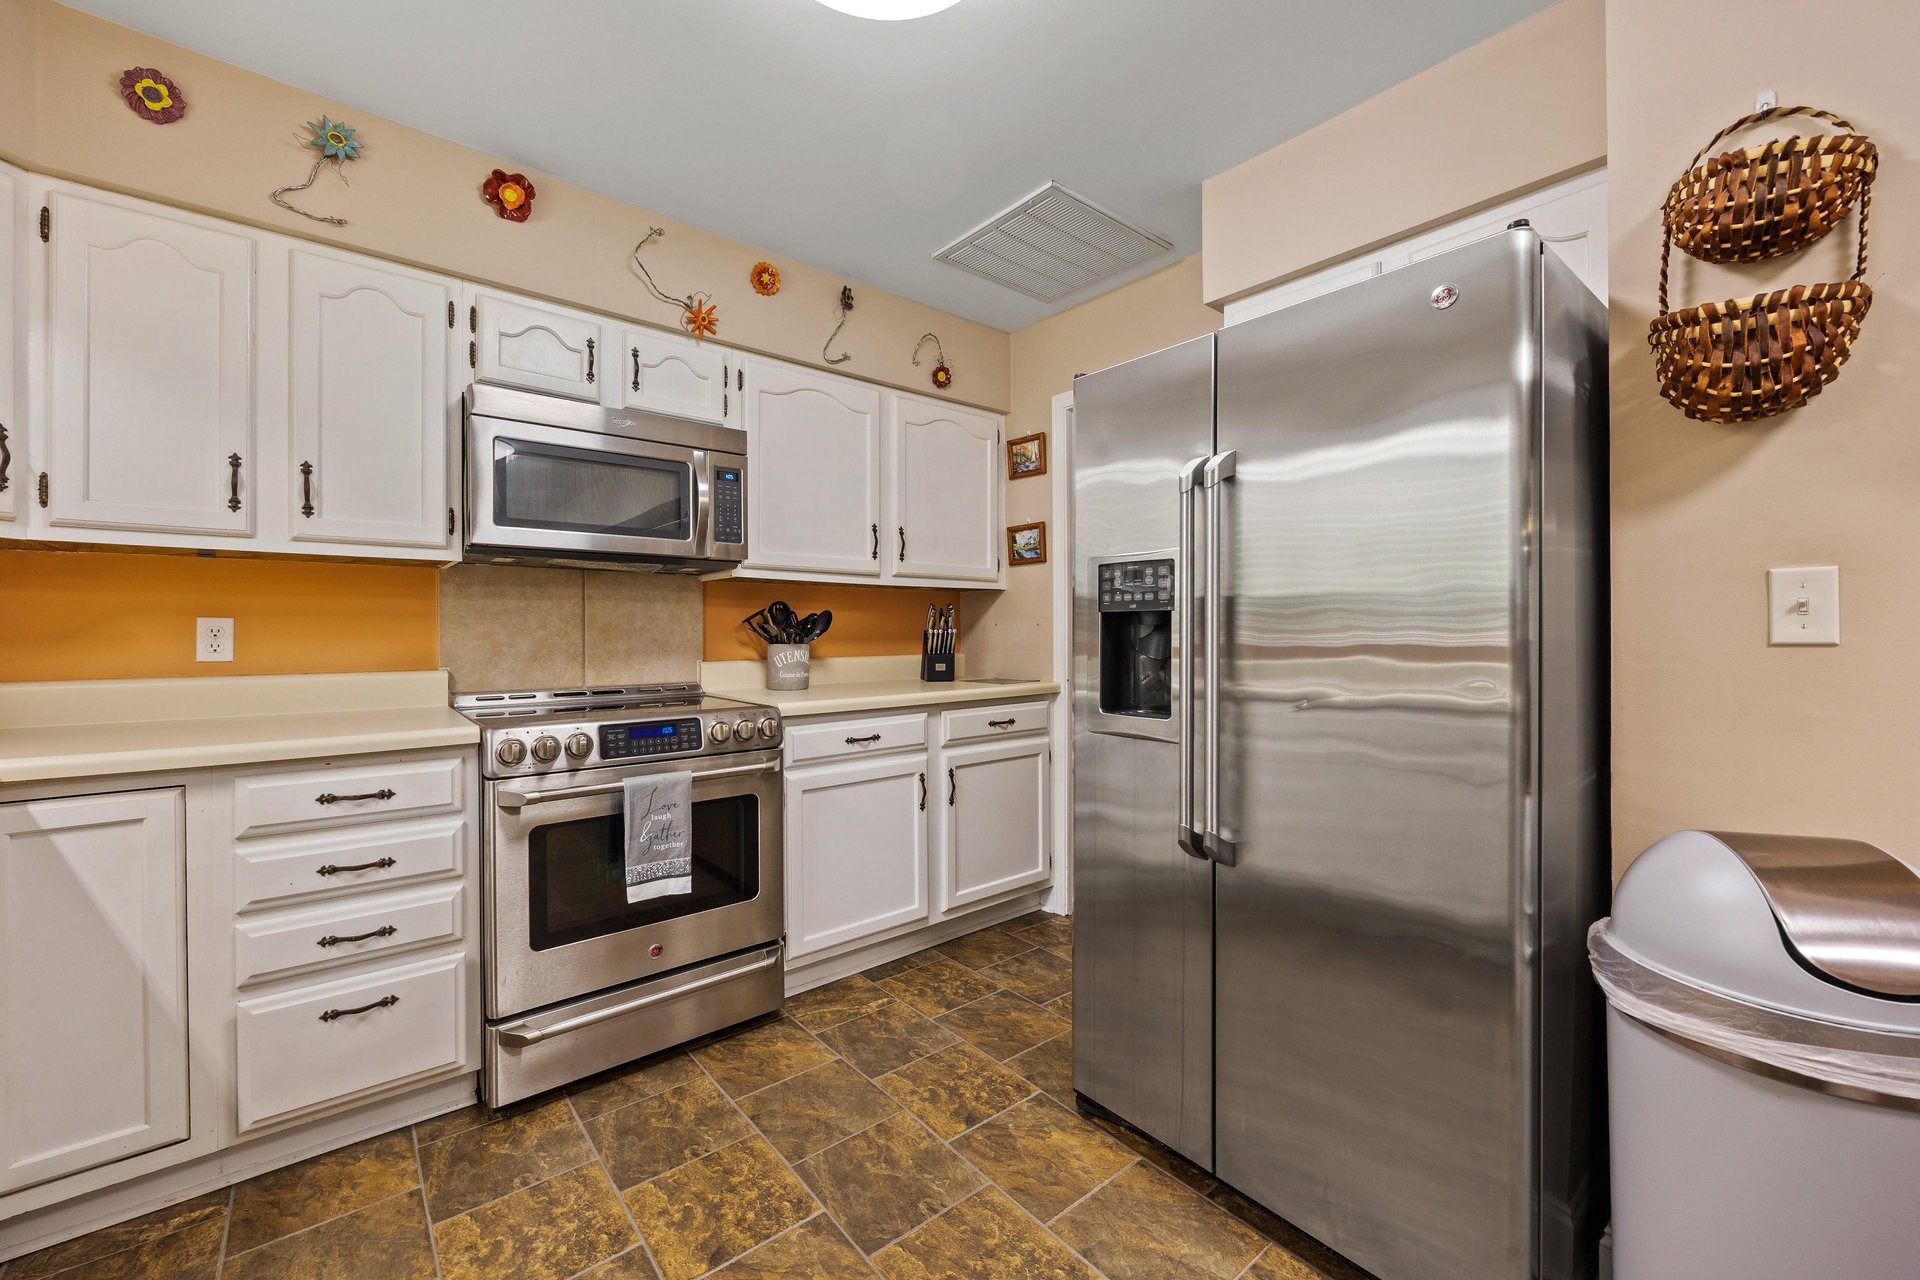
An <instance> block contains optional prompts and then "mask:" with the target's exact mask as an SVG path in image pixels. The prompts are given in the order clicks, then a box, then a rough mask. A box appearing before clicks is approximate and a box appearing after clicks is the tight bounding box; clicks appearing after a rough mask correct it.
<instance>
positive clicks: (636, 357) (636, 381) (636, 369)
mask: <svg viewBox="0 0 1920 1280" xmlns="http://www.w3.org/2000/svg"><path fill="white" fill-rule="evenodd" d="M633 389H634V390H635V391H638V390H639V389H640V348H638V347H635V348H634V349H633Z"/></svg>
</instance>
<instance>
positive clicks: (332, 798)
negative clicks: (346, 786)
mask: <svg viewBox="0 0 1920 1280" xmlns="http://www.w3.org/2000/svg"><path fill="white" fill-rule="evenodd" d="M399 794H400V793H399V792H398V791H395V790H394V789H393V788H392V787H382V788H380V789H379V790H378V791H362V792H361V793H360V794H358V795H352V796H337V795H335V794H334V793H333V792H331V791H322V792H321V793H320V794H319V795H317V796H315V797H314V798H313V802H314V803H315V804H343V803H345V802H346V801H348V800H391V799H393V798H394V797H395V796H397V795H399Z"/></svg>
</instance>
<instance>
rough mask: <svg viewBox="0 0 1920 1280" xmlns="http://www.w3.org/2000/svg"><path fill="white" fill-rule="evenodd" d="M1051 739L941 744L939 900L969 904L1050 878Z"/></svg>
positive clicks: (936, 849) (946, 910)
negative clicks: (942, 796) (943, 771)
mask: <svg viewBox="0 0 1920 1280" xmlns="http://www.w3.org/2000/svg"><path fill="white" fill-rule="evenodd" d="M1047 751H1048V748H1047V740H1046V739H1045V738H1044V737H1038V736H1030V737H1024V738H1012V739H1008V740H1007V741H1004V742H977V743H968V744H966V745H964V746H956V747H948V748H945V749H944V750H943V751H942V752H941V761H942V763H943V764H944V766H945V768H946V774H945V777H944V778H943V779H942V780H943V781H944V782H945V784H946V803H945V804H944V805H942V806H941V815H942V820H941V822H940V824H939V834H938V836H937V837H936V838H935V840H934V845H933V854H934V868H935V871H934V877H933V878H934V906H935V910H936V912H937V913H938V914H940V915H942V916H945V915H950V914H952V913H953V912H954V911H957V910H959V909H961V908H963V907H967V906H971V905H973V904H975V903H979V902H985V901H987V900H989V899H992V898H999V897H1002V896H1004V895H1006V894H1010V893H1013V892H1016V891H1017V890H1021V889H1031V888H1034V887H1035V886H1037V885H1041V884H1045V883H1046V881H1047V880H1048V878H1049V877H1050V876H1052V874H1053V849H1052V844H1053V842H1052V832H1053V824H1052V822H1051V820H1050V816H1049V815H1050V811H1051V805H1050V803H1049V796H1048V789H1049V779H1050V777H1051V775H1052V768H1051V767H1050V765H1049V763H1048V759H1047Z"/></svg>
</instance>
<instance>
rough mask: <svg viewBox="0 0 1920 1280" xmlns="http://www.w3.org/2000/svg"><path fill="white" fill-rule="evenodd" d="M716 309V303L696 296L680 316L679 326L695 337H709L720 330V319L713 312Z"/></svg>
mask: <svg viewBox="0 0 1920 1280" xmlns="http://www.w3.org/2000/svg"><path fill="white" fill-rule="evenodd" d="M718 310H719V307H718V305H717V304H715V303H711V302H706V301H702V300H701V299H698V298H696V299H694V302H693V305H692V306H690V307H688V308H687V313H686V314H685V315H683V316H681V317H680V327H681V328H683V329H685V330H686V331H687V332H688V333H690V334H692V335H693V336H694V337H695V338H711V337H712V336H713V335H714V334H716V333H718V332H720V321H719V319H718V317H716V316H715V314H714V313H715V312H716V311H718Z"/></svg>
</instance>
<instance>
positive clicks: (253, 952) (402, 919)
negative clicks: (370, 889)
mask: <svg viewBox="0 0 1920 1280" xmlns="http://www.w3.org/2000/svg"><path fill="white" fill-rule="evenodd" d="M464 894H465V887H464V886H463V885H461V884H460V883H459V882H458V881H454V882H451V883H448V884H437V885H430V886H428V887H426V888H423V889H401V890H394V891H391V892H387V893H373V894H360V895H357V896H355V897H353V898H349V899H347V900H345V901H343V902H333V903H328V904H327V905H326V906H324V907H318V908H313V909H310V910H306V911H287V912H281V913H279V914H276V915H269V916H255V917H252V918H250V919H245V920H242V921H241V922H240V923H239V924H238V925H236V926H235V927H234V931H233V981H234V985H235V986H239V987H245V986H250V985H252V984H253V983H256V982H259V981H261V980H262V979H265V978H274V977H279V976H281V975H283V974H288V973H294V972H297V971H299V970H303V969H332V968H337V967H339V966H340V965H343V964H352V963H353V962H354V961H356V960H363V959H365V958H367V957H368V956H376V955H384V954H386V953H388V952H393V951H413V950H418V949H419V948H420V947H423V946H427V945H429V944H431V943H439V942H457V941H459V939H460V922H461V910H462V903H463V897H464Z"/></svg>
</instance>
